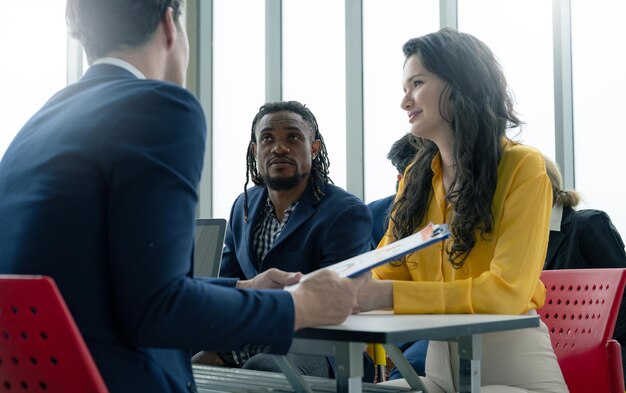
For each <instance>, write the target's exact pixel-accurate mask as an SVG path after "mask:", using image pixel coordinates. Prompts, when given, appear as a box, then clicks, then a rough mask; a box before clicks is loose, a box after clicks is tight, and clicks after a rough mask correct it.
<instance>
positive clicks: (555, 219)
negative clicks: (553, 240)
mask: <svg viewBox="0 0 626 393" xmlns="http://www.w3.org/2000/svg"><path fill="white" fill-rule="evenodd" d="M562 219H563V206H561V205H559V204H558V203H555V204H554V205H553V206H552V213H551V214H550V230H551V231H555V232H561V220H562Z"/></svg>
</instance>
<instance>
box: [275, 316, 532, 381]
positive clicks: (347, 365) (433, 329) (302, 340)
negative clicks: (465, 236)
mask: <svg viewBox="0 0 626 393" xmlns="http://www.w3.org/2000/svg"><path fill="white" fill-rule="evenodd" d="M538 326H539V317H538V316H537V315H491V314H490V315H486V314H441V315H394V314H393V313H392V312H390V311H375V312H370V313H363V314H358V315H352V316H350V317H348V319H347V320H346V321H345V322H344V323H343V324H341V325H337V326H323V327H316V328H308V329H303V330H301V331H298V332H297V333H296V334H295V338H294V340H293V343H292V345H291V348H290V350H289V352H291V353H303V354H312V355H331V356H335V360H336V380H337V392H340V393H360V392H361V391H362V385H361V377H362V376H363V361H362V357H363V351H364V350H365V347H366V345H367V344H368V343H382V344H383V346H384V347H385V349H386V351H387V354H388V355H389V357H390V358H391V359H392V360H393V362H394V364H395V366H396V367H397V368H398V370H399V371H400V373H401V374H402V376H403V377H404V378H405V379H406V381H407V383H408V384H409V386H410V387H411V388H412V389H414V390H416V391H424V392H426V389H425V388H424V386H423V385H422V383H421V381H420V379H419V377H418V375H417V373H416V372H415V371H414V370H413V368H412V367H411V365H410V364H409V363H408V361H407V360H406V359H405V358H404V356H403V355H402V352H401V351H400V350H399V349H398V347H397V346H396V344H398V343H404V342H408V341H416V340H420V339H428V340H438V341H455V342H458V344H459V362H460V363H459V373H460V375H459V378H460V391H461V393H479V392H480V380H481V379H480V358H481V355H482V337H481V335H482V334H484V333H492V332H499V331H506V330H515V329H523V328H532V327H538ZM276 360H277V361H278V364H279V366H280V367H281V370H282V371H283V373H284V374H285V376H286V377H287V379H288V380H289V381H290V383H291V384H292V386H293V387H294V390H295V391H296V392H298V393H300V392H301V393H311V389H310V388H309V387H308V386H307V384H306V382H305V381H304V379H303V378H302V376H301V375H300V374H298V372H297V371H296V370H295V369H294V368H293V367H292V366H291V364H290V363H289V361H288V360H287V358H286V357H284V356H276Z"/></svg>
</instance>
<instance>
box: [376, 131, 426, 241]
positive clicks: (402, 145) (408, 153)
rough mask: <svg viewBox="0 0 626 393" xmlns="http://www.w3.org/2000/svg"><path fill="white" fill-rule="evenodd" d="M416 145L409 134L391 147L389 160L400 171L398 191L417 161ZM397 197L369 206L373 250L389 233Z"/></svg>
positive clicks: (383, 199)
mask: <svg viewBox="0 0 626 393" xmlns="http://www.w3.org/2000/svg"><path fill="white" fill-rule="evenodd" d="M416 143H417V141H416V139H415V137H414V136H413V134H411V133H410V132H409V133H408V134H404V136H403V137H402V138H400V139H398V140H397V141H395V142H394V143H393V145H391V149H390V150H389V153H388V154H387V159H388V160H389V161H391V164H392V165H393V166H394V167H395V168H396V170H397V171H398V180H397V182H396V190H397V188H398V183H399V182H400V180H402V176H403V175H404V171H405V169H406V168H407V167H408V166H409V165H410V164H411V162H413V160H414V159H415V154H417V146H416ZM395 197H396V194H395V193H393V195H389V196H388V197H385V198H382V199H378V200H375V201H373V202H370V203H369V204H368V205H367V207H369V209H370V211H371V212H372V217H373V225H372V233H371V236H370V245H371V248H372V249H374V248H376V247H377V246H378V243H380V240H381V239H382V238H383V236H384V235H385V232H387V227H388V226H389V212H390V210H391V206H392V205H393V200H394V199H395Z"/></svg>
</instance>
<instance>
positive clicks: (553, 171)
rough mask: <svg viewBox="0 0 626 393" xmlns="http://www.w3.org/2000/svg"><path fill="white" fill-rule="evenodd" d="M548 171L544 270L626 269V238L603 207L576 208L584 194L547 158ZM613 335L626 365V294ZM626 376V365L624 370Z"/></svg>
mask: <svg viewBox="0 0 626 393" xmlns="http://www.w3.org/2000/svg"><path fill="white" fill-rule="evenodd" d="M545 161H546V172H547V173H548V177H549V178H550V182H551V183H552V200H553V206H552V214H551V216H550V241H549V243H548V252H547V254H546V261H545V264H544V267H543V268H544V269H546V270H552V269H597V268H626V252H625V251H624V241H623V240H622V237H621V236H620V234H619V232H618V231H617V229H616V228H615V226H614V225H613V223H612V222H611V219H610V218H609V216H608V214H606V213H605V212H603V211H602V210H594V209H583V210H575V209H574V208H575V207H576V206H577V205H578V203H579V202H580V199H581V198H580V194H579V193H578V192H576V191H574V190H563V180H562V178H561V173H560V171H559V168H558V166H557V165H556V164H555V163H554V162H552V161H551V160H549V159H548V158H545ZM613 337H614V338H615V339H616V340H617V341H619V343H620V345H621V346H622V365H626V357H625V355H626V351H625V350H624V346H625V345H626V297H624V298H622V303H621V306H620V310H619V314H618V316H617V322H616V324H615V330H614V332H613ZM624 375H626V368H625V369H624Z"/></svg>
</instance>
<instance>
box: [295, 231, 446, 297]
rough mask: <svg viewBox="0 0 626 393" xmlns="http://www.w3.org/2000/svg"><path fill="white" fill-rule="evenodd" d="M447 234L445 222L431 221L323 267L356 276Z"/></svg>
mask: <svg viewBox="0 0 626 393" xmlns="http://www.w3.org/2000/svg"><path fill="white" fill-rule="evenodd" d="M449 236H450V232H449V231H448V225H447V224H433V223H432V222H431V223H429V224H428V225H426V226H425V227H424V228H423V229H422V230H421V231H419V232H416V233H414V234H412V235H411V236H407V237H405V238H403V239H400V240H397V241H395V242H393V243H390V244H387V245H386V246H383V247H380V248H377V249H375V250H372V251H368V252H365V253H363V254H360V255H357V256H354V257H352V258H349V259H346V260H345V261H342V262H338V263H335V264H333V265H330V266H327V267H325V268H324V269H329V270H332V271H334V272H336V273H337V274H339V276H341V277H356V276H358V275H360V274H362V273H363V272H366V271H369V270H371V269H373V268H375V267H376V266H380V265H382V264H385V263H388V262H391V261H395V260H398V259H400V258H402V257H403V256H405V255H407V254H410V253H412V252H415V251H417V250H421V249H422V248H426V247H428V246H430V245H432V244H435V243H438V242H440V241H442V240H445V239H447V238H448V237H449ZM307 276H308V274H307V275H305V276H304V277H302V279H301V280H300V282H302V281H304V280H306V278H307ZM298 285H299V283H298V284H295V285H290V286H288V287H286V288H285V289H286V290H288V291H292V290H294V289H296V288H297V287H298Z"/></svg>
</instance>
